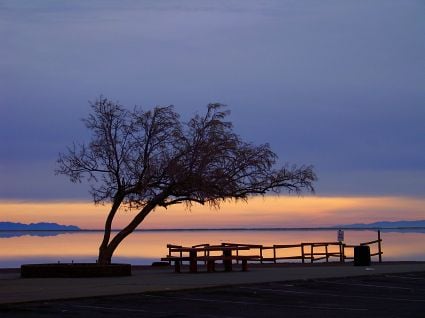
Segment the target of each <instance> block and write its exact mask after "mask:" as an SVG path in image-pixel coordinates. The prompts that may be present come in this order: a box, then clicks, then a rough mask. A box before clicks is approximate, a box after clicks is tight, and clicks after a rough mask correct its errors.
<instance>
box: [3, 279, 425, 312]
mask: <svg viewBox="0 0 425 318" xmlns="http://www.w3.org/2000/svg"><path fill="white" fill-rule="evenodd" d="M424 312H425V272H419V273H401V274H385V275H372V276H361V277H351V278H335V279H312V280H298V281H290V282H288V281H286V282H274V283H261V284H249V285H239V286H229V287H216V288H206V289H192V290H184V291H173V292H171V291H170V292H150V293H142V294H133V295H121V296H106V297H92V298H81V299H74V300H62V301H48V302H33V303H23V304H14V305H3V306H0V316H1V317H58V316H61V317H89V316H93V317H94V316H99V317H118V316H126V317H142V316H143V317H312V316H313V315H318V316H320V317H344V318H347V317H424Z"/></svg>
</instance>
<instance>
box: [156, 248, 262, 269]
mask: <svg viewBox="0 0 425 318" xmlns="http://www.w3.org/2000/svg"><path fill="white" fill-rule="evenodd" d="M241 250H245V251H246V250H250V247H247V246H227V245H207V244H206V245H204V246H195V247H184V246H172V245H171V246H170V245H169V255H167V257H163V258H161V260H162V261H169V262H174V266H175V271H176V272H180V271H181V263H182V262H183V261H188V262H189V271H190V272H191V273H196V272H197V271H198V262H200V261H201V262H204V263H206V264H207V271H208V272H214V271H215V262H216V261H222V262H223V265H224V270H225V271H226V272H231V271H232V270H233V261H234V260H236V261H241V262H242V271H247V270H248V260H258V259H259V258H260V256H258V255H239V253H238V252H239V251H241ZM211 252H220V254H219V255H211ZM233 252H236V253H233ZM172 253H178V254H179V255H178V256H173V255H171V254H172ZM184 254H186V255H184Z"/></svg>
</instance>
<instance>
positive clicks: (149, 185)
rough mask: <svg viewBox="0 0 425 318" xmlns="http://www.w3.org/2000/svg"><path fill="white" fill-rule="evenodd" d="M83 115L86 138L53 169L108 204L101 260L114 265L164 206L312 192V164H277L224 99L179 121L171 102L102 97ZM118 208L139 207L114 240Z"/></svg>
mask: <svg viewBox="0 0 425 318" xmlns="http://www.w3.org/2000/svg"><path fill="white" fill-rule="evenodd" d="M91 108H92V113H91V114H90V115H89V116H88V118H87V119H85V120H84V122H85V125H86V127H87V128H88V129H89V130H90V131H91V133H92V135H91V140H90V142H88V143H82V144H74V145H73V146H72V147H68V148H67V151H66V152H65V153H61V154H59V158H58V168H57V170H56V173H58V174H64V175H67V176H68V177H69V178H70V180H71V181H72V182H81V181H83V180H86V181H87V182H88V183H89V184H90V186H91V194H92V196H93V199H94V202H95V203H109V204H110V205H111V208H110V211H109V213H108V215H107V218H106V222H105V229H104V236H103V240H102V243H101V244H100V247H99V258H98V262H99V263H101V264H109V263H110V262H111V258H112V255H113V253H114V251H115V249H116V248H117V246H118V245H119V244H120V243H121V242H122V241H123V239H124V238H126V237H127V236H128V235H129V234H130V233H132V232H133V231H134V230H135V229H136V228H137V227H138V226H139V225H140V224H141V223H142V222H143V220H144V219H145V218H146V216H147V215H148V214H149V213H150V212H152V211H153V210H155V209H156V208H159V207H165V208H166V207H168V206H171V205H174V204H180V203H186V204H188V205H189V206H190V205H191V204H193V203H200V204H206V203H208V204H210V205H212V206H216V207H218V206H219V204H220V203H221V202H223V201H225V200H232V199H235V200H238V199H246V198H248V197H249V196H251V195H257V194H260V195H262V194H265V193H266V192H268V191H275V192H279V191H281V190H282V189H285V190H288V191H289V192H296V193H300V192H301V191H303V190H307V191H314V189H313V182H314V181H315V180H316V179H317V178H316V175H315V173H314V172H313V169H312V167H311V166H301V167H297V166H291V167H289V166H288V165H286V166H284V167H281V168H279V169H275V168H274V165H275V163H276V160H277V156H276V154H275V153H273V152H272V151H271V150H270V147H269V145H268V144H264V145H260V146H255V145H253V144H251V143H247V142H245V141H243V140H242V139H241V138H240V136H238V135H237V134H235V133H234V131H233V129H232V123H231V122H229V121H226V118H227V116H228V115H229V111H228V110H225V107H224V106H223V105H222V104H209V105H208V107H207V110H206V113H205V115H203V116H201V115H195V116H194V117H193V118H191V119H190V120H189V121H188V122H182V121H181V120H180V117H179V114H178V113H176V111H175V110H174V108H173V106H167V107H155V108H154V109H152V110H149V111H144V110H142V109H141V108H138V107H135V108H134V109H133V110H128V109H126V108H124V107H123V106H121V105H120V104H118V103H115V102H112V101H110V100H108V99H106V98H100V99H98V100H97V101H95V102H94V103H92V104H91ZM120 207H127V208H131V209H137V213H136V215H135V216H134V218H133V219H132V220H131V221H130V223H129V224H127V226H125V227H124V228H123V229H121V230H120V231H119V232H118V233H117V234H116V235H115V236H113V237H111V228H112V222H113V220H114V217H115V216H116V215H117V212H118V211H119V208H120Z"/></svg>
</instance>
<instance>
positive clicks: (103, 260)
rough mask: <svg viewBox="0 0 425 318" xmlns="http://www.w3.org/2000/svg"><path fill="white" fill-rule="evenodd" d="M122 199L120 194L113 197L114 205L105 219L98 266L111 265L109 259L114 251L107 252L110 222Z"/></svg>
mask: <svg viewBox="0 0 425 318" xmlns="http://www.w3.org/2000/svg"><path fill="white" fill-rule="evenodd" d="M123 198H124V196H123V195H122V193H118V194H117V195H116V196H115V199H114V203H113V204H112V207H111V210H110V211H109V214H108V217H107V218H106V222H105V230H104V233H103V240H102V243H101V244H100V246H99V257H98V260H97V261H98V263H100V264H110V263H111V258H112V254H113V252H114V251H109V248H108V244H109V239H110V237H111V229H112V221H113V220H114V217H115V214H116V213H117V211H118V208H119V207H120V205H121V202H122V200H123Z"/></svg>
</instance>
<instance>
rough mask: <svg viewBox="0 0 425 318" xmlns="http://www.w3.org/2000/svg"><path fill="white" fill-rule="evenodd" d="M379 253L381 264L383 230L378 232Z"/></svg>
mask: <svg viewBox="0 0 425 318" xmlns="http://www.w3.org/2000/svg"><path fill="white" fill-rule="evenodd" d="M378 252H379V263H382V246H381V230H378Z"/></svg>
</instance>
